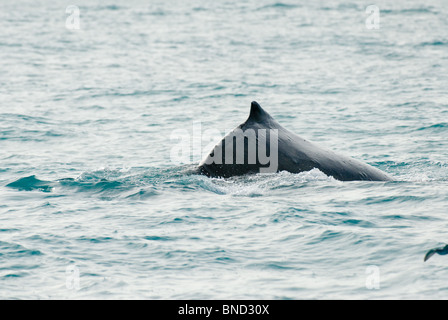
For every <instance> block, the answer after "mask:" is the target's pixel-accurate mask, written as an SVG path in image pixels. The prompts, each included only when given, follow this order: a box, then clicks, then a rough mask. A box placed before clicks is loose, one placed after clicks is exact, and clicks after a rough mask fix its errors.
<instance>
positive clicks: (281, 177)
mask: <svg viewBox="0 0 448 320" xmlns="http://www.w3.org/2000/svg"><path fill="white" fill-rule="evenodd" d="M72 4H73V3H69V2H66V1H40V2H39V1H38V2H36V1H25V0H22V1H14V2H2V3H1V4H0V61H2V67H1V72H0V297H1V298H4V299H6V298H8V299H12V298H19V299H30V298H39V299H58V298H62V299H83V298H87V299H129V298H130V299H135V298H146V299H162V298H163V299H201V298H204V299H218V298H220V299H233V298H236V299H271V298H273V299H324V298H325V299H326V298H331V299H333V298H342V299H357V298H361V299H377V298H380V299H393V298H402V299H415V298H417V299H426V298H436V299H437V298H441V299H446V298H448V286H447V285H446V281H444V279H446V276H447V274H448V258H446V257H443V256H439V255H436V256H434V257H432V258H431V259H430V260H429V261H427V262H423V257H424V255H425V253H426V252H427V251H428V250H429V249H431V248H433V247H437V246H441V245H443V244H445V243H446V242H448V235H447V233H446V230H447V229H448V218H447V213H448V192H447V186H448V155H447V152H446V150H448V142H447V141H448V120H447V119H448V99H447V95H446V85H447V83H448V55H447V53H448V33H447V30H448V28H447V27H448V25H447V24H448V9H447V8H448V7H447V6H445V5H444V4H443V3H442V2H440V1H435V0H434V1H432V0H430V1H426V2H424V3H421V2H418V1H395V2H393V3H391V2H386V1H379V2H376V5H377V6H378V8H379V9H380V18H381V19H380V29H367V28H366V23H365V21H366V19H367V18H368V17H369V14H366V12H365V11H366V7H367V6H368V5H371V3H368V2H365V1H357V2H345V1H332V2H331V3H330V2H323V1H313V2H309V1H308V2H305V1H297V2H275V1H261V2H260V1H245V2H235V1H228V2H222V3H221V2H220V3H212V2H208V1H201V0H194V1H193V0H192V1H169V2H166V1H151V2H150V3H148V2H146V1H136V0H131V1H119V2H110V1H109V2H107V3H105V2H104V1H80V2H78V3H77V4H76V5H77V6H78V7H79V12H80V29H79V30H76V29H75V30H71V29H67V27H66V19H67V17H68V16H69V15H70V14H69V13H66V8H67V6H69V5H72ZM252 100H257V101H258V102H259V103H260V104H261V105H262V106H263V107H264V108H265V109H266V110H267V111H268V112H269V113H270V114H271V115H272V116H273V117H274V118H276V119H277V120H278V121H279V122H280V123H281V124H282V125H283V126H284V127H286V128H288V129H289V130H291V131H293V132H295V133H297V134H298V135H300V136H303V137H304V138H307V139H309V140H311V141H313V142H315V143H316V144H318V145H320V146H322V147H326V148H329V149H332V150H334V151H336V152H338V153H342V154H346V155H349V156H352V157H354V158H356V159H359V160H361V161H363V162H366V163H369V164H371V165H373V166H375V167H377V168H379V169H381V170H383V171H386V172H387V173H389V174H390V175H392V176H393V177H394V178H395V180H396V181H394V182H386V183H385V182H339V181H337V180H335V179H333V178H332V177H328V176H326V175H325V174H323V173H321V172H319V171H318V170H312V171H310V172H304V173H300V174H290V173H286V172H281V173H278V174H268V175H253V176H245V177H235V178H230V179H210V178H207V177H203V176H197V175H194V174H191V170H192V169H193V168H194V167H195V165H196V164H197V163H198V161H199V160H200V158H201V157H200V156H201V155H204V154H206V153H207V152H208V151H210V148H208V147H209V145H213V143H214V142H216V141H219V139H220V137H222V136H223V135H224V134H225V133H226V132H227V131H228V130H230V129H233V128H234V127H236V126H237V125H239V124H240V123H242V122H243V121H244V120H245V119H246V118H247V115H248V112H249V107H250V102H251V101H252ZM198 128H199V129H200V130H198ZM179 130H183V131H182V132H183V133H184V134H185V133H187V134H189V135H190V136H188V137H189V138H188V140H186V142H187V146H193V145H194V141H195V140H194V139H196V138H197V133H198V132H199V133H200V136H199V139H200V141H201V143H202V144H201V149H200V150H199V152H196V151H195V150H190V149H188V150H190V151H191V153H190V154H187V157H186V160H187V161H183V162H182V161H180V162H179V161H175V160H176V159H173V148H176V146H178V145H179V144H178V143H179V141H178V140H176V139H172V138H173V137H174V138H175V137H177V136H178V135H177V134H178V133H179V132H180V131H179ZM195 130H196V131H195ZM189 143H191V144H189Z"/></svg>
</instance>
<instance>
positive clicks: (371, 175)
mask: <svg viewBox="0 0 448 320" xmlns="http://www.w3.org/2000/svg"><path fill="white" fill-rule="evenodd" d="M238 129H241V130H242V131H243V132H244V131H245V130H247V129H254V131H255V132H257V136H256V137H257V141H258V138H259V134H258V132H259V131H258V129H267V130H266V132H268V134H266V136H268V137H269V129H277V130H278V131H277V132H278V166H277V171H278V172H279V171H288V172H291V173H300V172H304V171H309V170H311V169H313V168H317V169H319V170H320V171H322V172H323V173H325V174H326V175H328V176H332V177H333V178H335V179H337V180H341V181H357V180H360V181H392V180H393V179H392V178H391V177H390V176H389V175H387V174H386V173H384V172H382V171H381V170H379V169H377V168H374V167H372V166H370V165H368V164H366V163H363V162H361V161H358V160H355V159H353V158H350V157H347V156H344V155H339V154H336V153H334V152H333V151H330V150H325V149H322V148H320V147H318V146H316V145H315V144H313V143H311V142H309V141H307V140H305V139H303V138H301V137H299V136H298V135H296V134H295V133H293V132H291V131H289V130H287V129H285V128H283V127H282V126H281V125H280V124H279V123H278V122H277V121H276V120H275V119H274V118H272V117H271V116H270V115H269V114H268V113H267V112H266V111H265V110H263V109H262V108H261V106H260V105H259V104H258V103H257V102H255V101H253V102H252V104H251V110H250V115H249V118H248V119H247V120H246V121H245V122H244V123H242V124H241V125H239V126H238V127H237V128H235V129H234V131H232V132H231V133H229V135H230V134H235V130H238ZM238 132H240V130H238ZM237 134H238V133H237ZM228 140H229V139H228ZM228 140H225V137H224V138H223V139H222V140H221V142H220V143H218V144H217V145H216V146H215V148H214V149H213V150H212V152H211V153H210V154H209V155H208V156H207V157H206V158H205V159H204V160H203V161H202V162H201V163H200V164H199V166H198V173H200V174H204V175H206V176H209V177H223V178H227V177H232V176H237V175H243V174H248V173H258V172H259V171H260V168H264V167H268V166H269V165H263V164H261V163H260V162H259V159H258V157H257V159H256V163H253V164H249V162H248V161H247V159H248V158H247V150H248V148H247V139H245V148H244V152H245V158H244V163H242V164H237V163H236V161H233V163H232V164H226V163H225V159H224V157H225V152H224V150H225V148H223V146H225V144H226V143H229V141H228ZM266 142H267V144H269V142H270V139H269V138H267V139H266ZM230 143H232V141H230ZM217 148H221V149H220V150H223V151H222V161H221V164H217V163H211V159H210V157H212V156H213V155H214V153H215V152H216V149H217ZM267 148H268V149H269V146H267ZM234 150H235V149H234ZM234 157H235V152H234ZM234 160H235V158H234Z"/></svg>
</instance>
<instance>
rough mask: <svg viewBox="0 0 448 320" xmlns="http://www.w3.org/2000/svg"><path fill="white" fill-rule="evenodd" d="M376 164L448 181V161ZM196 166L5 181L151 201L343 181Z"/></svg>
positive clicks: (399, 173) (313, 174) (402, 174)
mask: <svg viewBox="0 0 448 320" xmlns="http://www.w3.org/2000/svg"><path fill="white" fill-rule="evenodd" d="M374 166H376V167H378V168H380V169H382V170H384V171H386V172H388V173H390V174H391V175H393V176H394V177H395V178H396V181H397V182H431V181H446V177H447V171H448V165H447V164H446V163H441V162H434V161H423V162H422V161H420V162H393V161H386V162H379V163H375V164H374ZM195 168H196V165H195V164H191V165H184V166H177V167H167V168H157V167H154V168H130V169H109V168H101V169H98V170H95V171H87V172H83V173H82V174H80V175H79V176H78V177H76V178H62V179H57V180H54V181H46V180H41V179H39V178H37V177H36V175H31V176H27V177H23V178H20V179H18V180H16V181H13V182H11V183H9V184H7V185H6V187H8V188H12V189H16V190H18V191H38V192H43V193H52V194H57V195H71V194H87V195H94V196H97V197H99V198H100V199H103V200H113V199H117V198H126V199H135V200H146V199H149V198H152V197H155V196H158V195H160V194H161V193H162V192H163V191H166V190H172V191H174V192H210V193H215V194H218V195H231V196H243V197H259V196H265V195H268V194H271V193H272V191H274V190H276V191H279V192H281V191H282V190H286V191H288V190H293V189H298V188H302V187H305V186H309V185H312V184H318V185H320V186H322V184H323V185H324V186H338V185H340V184H343V182H341V181H338V180H336V179H334V178H333V177H330V176H327V175H326V174H324V173H323V172H321V171H320V170H318V169H312V170H310V171H307V172H301V173H290V172H286V171H282V172H278V173H270V174H250V175H243V176H236V177H231V178H209V177H206V176H203V175H199V174H196V170H195Z"/></svg>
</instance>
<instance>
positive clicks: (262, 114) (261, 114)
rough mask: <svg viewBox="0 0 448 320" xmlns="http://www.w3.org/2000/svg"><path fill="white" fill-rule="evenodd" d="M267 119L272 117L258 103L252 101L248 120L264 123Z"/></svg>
mask: <svg viewBox="0 0 448 320" xmlns="http://www.w3.org/2000/svg"><path fill="white" fill-rule="evenodd" d="M267 119H272V117H271V116H270V115H269V113H267V112H266V111H264V110H263V108H262V107H261V106H260V105H259V104H258V102H257V101H252V103H251V105H250V114H249V118H248V119H247V120H252V121H255V122H262V121H265V120H267Z"/></svg>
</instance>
